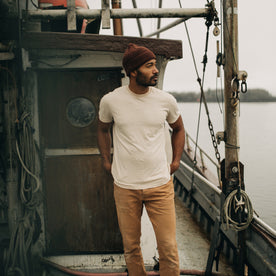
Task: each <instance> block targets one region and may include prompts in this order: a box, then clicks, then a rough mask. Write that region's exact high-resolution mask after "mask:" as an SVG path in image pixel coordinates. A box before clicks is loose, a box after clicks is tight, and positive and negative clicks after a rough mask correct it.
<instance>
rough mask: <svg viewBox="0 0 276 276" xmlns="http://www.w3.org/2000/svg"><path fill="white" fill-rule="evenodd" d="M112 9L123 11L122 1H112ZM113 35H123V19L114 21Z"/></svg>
mask: <svg viewBox="0 0 276 276" xmlns="http://www.w3.org/2000/svg"><path fill="white" fill-rule="evenodd" d="M112 8H113V9H121V1H120V0H112ZM113 33H114V35H123V25H122V19H120V18H115V19H113Z"/></svg>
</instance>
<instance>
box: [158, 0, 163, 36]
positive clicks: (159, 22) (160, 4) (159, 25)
mask: <svg viewBox="0 0 276 276" xmlns="http://www.w3.org/2000/svg"><path fill="white" fill-rule="evenodd" d="M162 2H163V1H162V0H159V6H158V8H159V9H161V8H162ZM160 27H161V18H158V21H157V30H159V29H160ZM159 37H160V33H158V34H157V38H159Z"/></svg>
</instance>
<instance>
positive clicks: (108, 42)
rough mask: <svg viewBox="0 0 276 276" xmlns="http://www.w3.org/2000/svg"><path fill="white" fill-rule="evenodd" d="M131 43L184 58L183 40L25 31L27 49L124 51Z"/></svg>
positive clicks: (158, 52)
mask: <svg viewBox="0 0 276 276" xmlns="http://www.w3.org/2000/svg"><path fill="white" fill-rule="evenodd" d="M129 43H135V44H137V45H142V46H145V47H147V48H149V49H151V50H152V51H153V52H154V53H155V54H156V55H161V56H165V57H166V58H168V59H178V58H182V41H180V40H168V39H154V38H139V37H127V36H109V35H96V34H78V33H53V32H25V33H23V35H22V45H23V48H25V49H64V50H87V51H109V52H120V53H124V51H125V49H126V48H127V45H128V44H129Z"/></svg>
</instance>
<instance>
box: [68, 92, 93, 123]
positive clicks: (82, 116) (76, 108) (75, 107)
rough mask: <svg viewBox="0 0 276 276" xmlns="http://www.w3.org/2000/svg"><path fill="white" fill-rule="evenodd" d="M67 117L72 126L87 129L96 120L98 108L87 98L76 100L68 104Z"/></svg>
mask: <svg viewBox="0 0 276 276" xmlns="http://www.w3.org/2000/svg"><path fill="white" fill-rule="evenodd" d="M66 115H67V119H68V121H69V122H70V124H71V125H73V126H75V127H86V126H88V125H90V124H91V123H92V122H93V121H94V120H95V117H96V108H95V106H94V104H93V103H92V102H91V101H90V100H88V99H86V98H81V97H80V98H75V99H73V100H71V101H70V102H69V103H68V105H67V109H66Z"/></svg>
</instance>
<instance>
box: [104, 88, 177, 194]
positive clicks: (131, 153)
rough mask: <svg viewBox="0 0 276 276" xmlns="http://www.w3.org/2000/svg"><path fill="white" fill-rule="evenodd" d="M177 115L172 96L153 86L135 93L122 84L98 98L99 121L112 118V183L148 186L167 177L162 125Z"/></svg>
mask: <svg viewBox="0 0 276 276" xmlns="http://www.w3.org/2000/svg"><path fill="white" fill-rule="evenodd" d="M179 115H180V113H179V109H178V106H177V102H176V100H175V98H174V97H173V96H172V95H170V94H168V93H166V92H164V91H162V90H159V89H157V88H154V87H149V91H148V92H147V93H145V94H142V95H138V94H135V93H133V92H132V91H131V90H130V89H129V88H128V86H123V87H120V88H117V89H115V90H114V91H112V92H110V93H108V94H106V95H105V96H104V97H103V98H102V99H101V102H100V109H99V119H100V121H102V122H104V123H110V122H112V121H113V122H114V125H113V147H114V152H113V162H112V168H111V172H112V175H113V178H114V183H115V184H116V185H118V186H120V187H122V188H127V189H135V190H136V189H148V188H153V187H158V186H161V185H164V184H166V183H167V182H168V181H169V180H170V160H168V158H167V154H166V149H165V143H166V142H165V140H166V131H165V129H166V127H165V125H166V121H167V122H168V123H170V124H171V123H174V122H175V121H176V120H177V119H178V117H179Z"/></svg>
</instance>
